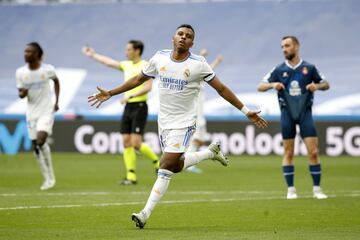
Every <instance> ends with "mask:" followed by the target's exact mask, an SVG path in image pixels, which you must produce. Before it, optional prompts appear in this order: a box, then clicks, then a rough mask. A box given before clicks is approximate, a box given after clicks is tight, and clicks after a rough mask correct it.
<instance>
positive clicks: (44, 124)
mask: <svg viewBox="0 0 360 240" xmlns="http://www.w3.org/2000/svg"><path fill="white" fill-rule="evenodd" d="M53 125H54V115H43V116H40V117H39V118H38V119H31V120H28V121H27V129H28V133H29V138H30V139H31V140H35V139H36V138H37V133H38V132H40V131H43V132H47V133H48V135H49V136H50V135H51V134H52V128H53Z"/></svg>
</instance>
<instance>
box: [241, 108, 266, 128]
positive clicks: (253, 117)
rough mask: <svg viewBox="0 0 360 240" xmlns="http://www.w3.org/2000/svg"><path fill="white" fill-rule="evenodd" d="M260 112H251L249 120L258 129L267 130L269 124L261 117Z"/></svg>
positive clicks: (248, 114) (248, 116)
mask: <svg viewBox="0 0 360 240" xmlns="http://www.w3.org/2000/svg"><path fill="white" fill-rule="evenodd" d="M259 113H260V111H256V112H253V111H249V112H248V113H247V114H246V116H247V118H248V119H249V120H250V121H252V122H253V123H254V124H255V125H256V126H257V127H258V128H266V127H267V126H268V122H267V121H266V120H265V119H263V118H262V117H261V116H260V115H259Z"/></svg>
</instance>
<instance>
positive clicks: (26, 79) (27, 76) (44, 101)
mask: <svg viewBox="0 0 360 240" xmlns="http://www.w3.org/2000/svg"><path fill="white" fill-rule="evenodd" d="M55 77H56V75H55V68H54V67H53V66H52V65H49V64H45V63H42V64H41V66H40V68H38V69H36V70H30V69H29V67H28V65H27V64H26V65H25V66H23V67H20V68H18V69H17V70H16V87H17V88H25V89H27V90H28V95H27V104H28V107H27V112H26V118H27V119H28V120H33V119H38V118H39V117H40V116H42V115H48V114H53V112H54V103H53V101H52V97H51V90H50V84H49V83H50V81H49V80H51V79H54V78H55Z"/></svg>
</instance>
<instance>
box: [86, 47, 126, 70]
mask: <svg viewBox="0 0 360 240" xmlns="http://www.w3.org/2000/svg"><path fill="white" fill-rule="evenodd" d="M82 52H83V54H85V55H86V56H88V57H90V58H92V59H94V60H96V61H97V62H99V63H102V64H104V65H106V66H108V67H111V68H115V69H118V70H121V68H120V62H119V61H117V60H114V59H112V58H110V57H108V56H105V55H101V54H98V53H97V52H95V50H94V49H92V48H91V47H89V46H84V47H83V48H82Z"/></svg>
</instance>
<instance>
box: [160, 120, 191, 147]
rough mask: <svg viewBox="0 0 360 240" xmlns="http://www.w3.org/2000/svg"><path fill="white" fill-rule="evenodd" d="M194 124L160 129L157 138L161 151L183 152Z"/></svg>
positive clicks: (188, 143) (189, 139)
mask: <svg viewBox="0 0 360 240" xmlns="http://www.w3.org/2000/svg"><path fill="white" fill-rule="evenodd" d="M195 130H196V126H195V125H194V126H190V127H186V128H179V129H160V128H159V138H160V145H161V149H162V151H163V152H171V153H184V152H186V150H187V149H188V147H189V145H190V142H191V138H192V136H193V134H194V132H195Z"/></svg>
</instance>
